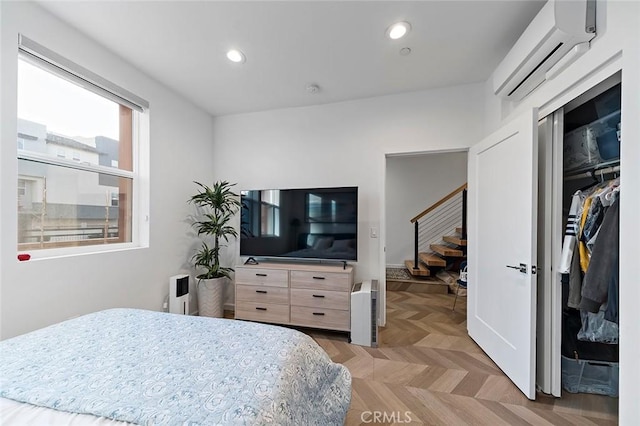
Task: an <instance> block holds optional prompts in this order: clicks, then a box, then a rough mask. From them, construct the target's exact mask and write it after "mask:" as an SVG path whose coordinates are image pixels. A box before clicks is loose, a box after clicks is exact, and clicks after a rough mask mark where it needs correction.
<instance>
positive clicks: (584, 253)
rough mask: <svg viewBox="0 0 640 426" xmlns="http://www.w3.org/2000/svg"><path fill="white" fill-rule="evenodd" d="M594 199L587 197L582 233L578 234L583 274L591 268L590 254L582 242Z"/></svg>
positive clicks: (581, 220)
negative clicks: (583, 231) (583, 230)
mask: <svg viewBox="0 0 640 426" xmlns="http://www.w3.org/2000/svg"><path fill="white" fill-rule="evenodd" d="M592 202H593V199H592V198H591V197H587V199H586V200H585V201H584V207H583V208H582V217H581V218H580V232H579V233H578V252H579V253H580V269H581V270H582V272H587V268H589V252H588V251H587V245H586V244H585V243H584V241H582V229H584V224H585V223H586V222H587V216H588V215H589V209H590V208H591V203H592Z"/></svg>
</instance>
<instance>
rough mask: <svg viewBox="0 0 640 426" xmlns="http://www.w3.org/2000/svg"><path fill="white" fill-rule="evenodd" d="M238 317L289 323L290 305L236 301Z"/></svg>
mask: <svg viewBox="0 0 640 426" xmlns="http://www.w3.org/2000/svg"><path fill="white" fill-rule="evenodd" d="M236 319H245V320H251V321H262V322H274V323H278V324H288V323H289V305H274V304H271V303H255V302H242V303H237V302H236Z"/></svg>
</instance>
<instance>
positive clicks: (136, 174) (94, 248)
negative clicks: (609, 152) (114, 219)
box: [16, 34, 149, 259]
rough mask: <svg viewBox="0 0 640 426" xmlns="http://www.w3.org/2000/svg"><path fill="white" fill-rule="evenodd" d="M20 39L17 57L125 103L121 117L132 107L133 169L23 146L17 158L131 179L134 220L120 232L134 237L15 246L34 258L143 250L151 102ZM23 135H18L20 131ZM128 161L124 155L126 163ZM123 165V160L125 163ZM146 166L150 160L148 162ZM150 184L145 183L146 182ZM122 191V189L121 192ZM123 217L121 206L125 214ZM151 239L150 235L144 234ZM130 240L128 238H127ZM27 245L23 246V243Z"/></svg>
mask: <svg viewBox="0 0 640 426" xmlns="http://www.w3.org/2000/svg"><path fill="white" fill-rule="evenodd" d="M18 39H19V42H18V57H17V60H18V61H20V60H26V61H28V62H30V63H32V64H33V65H35V66H38V67H39V68H41V69H43V70H44V71H46V72H49V73H51V74H53V75H55V76H56V77H58V78H62V79H65V80H68V81H70V82H72V83H74V84H76V85H78V86H80V87H82V88H83V89H85V90H88V91H90V92H92V93H95V94H98V95H100V96H102V97H105V98H107V99H109V100H111V101H113V102H115V103H116V104H119V105H121V108H120V109H121V115H122V111H123V108H122V107H123V106H124V107H126V108H125V109H127V108H128V109H129V110H130V111H131V113H130V120H129V122H130V125H129V124H126V127H128V128H127V129H126V130H125V131H126V132H129V133H128V134H130V138H131V140H130V148H131V151H130V154H129V155H128V158H127V159H126V160H128V161H127V163H130V164H126V165H125V166H126V167H127V168H129V169H130V170H126V169H124V168H123V169H121V168H117V167H115V168H114V167H108V166H102V165H98V164H88V163H84V162H79V161H77V160H73V159H67V158H60V157H56V156H51V155H45V154H43V153H38V152H34V151H27V150H24V149H19V148H18V147H17V149H16V151H17V160H25V161H32V162H38V163H43V164H46V165H50V166H54V167H64V168H66V169H71V170H78V171H86V172H91V173H99V174H104V175H108V176H114V177H119V178H125V179H128V180H129V181H130V185H129V187H130V189H129V194H130V198H131V200H130V203H129V205H130V211H129V210H128V211H127V213H128V214H127V216H130V220H129V218H128V217H127V220H126V221H125V223H124V224H123V225H122V227H121V225H120V224H119V225H118V227H119V229H120V230H121V231H120V233H121V235H120V236H119V238H120V239H121V240H122V239H123V238H125V236H126V235H124V234H122V231H123V230H124V232H126V234H128V235H130V241H113V242H110V243H108V244H105V243H104V242H103V241H102V240H96V241H92V242H91V243H88V242H84V241H75V242H74V243H72V244H61V245H59V246H54V247H45V248H40V247H37V248H36V247H34V245H36V244H40V243H19V242H17V246H16V250H17V252H18V253H24V252H29V254H30V255H31V256H32V258H34V259H39V258H50V257H57V256H65V255H75V254H87V253H98V252H105V251H117V250H122V249H130V248H138V247H142V245H143V244H148V241H147V239H148V229H146V231H144V232H141V231H143V230H142V228H141V223H140V222H141V221H142V220H145V221H147V222H148V215H145V218H143V219H141V218H140V216H141V214H140V213H141V211H143V210H145V209H144V208H143V205H144V202H145V200H146V201H147V202H148V194H146V195H145V194H144V193H143V192H142V191H141V188H142V186H143V184H142V183H141V180H142V178H141V175H140V170H141V167H140V166H141V165H140V160H141V158H140V155H141V146H142V145H143V144H144V146H146V145H148V141H147V140H145V141H144V142H143V141H141V138H148V137H149V134H148V110H149V104H148V102H147V101H145V100H144V99H142V98H139V97H138V96H136V95H134V94H132V93H131V92H129V91H127V90H125V89H123V88H121V87H119V86H117V85H115V84H113V83H111V82H109V81H108V80H106V79H103V78H102V77H100V76H98V75H97V74H95V73H93V72H91V71H89V70H87V69H85V68H83V67H81V66H79V65H77V64H75V63H73V62H71V61H69V60H67V59H66V58H63V57H62V56H60V55H58V54H57V53H55V52H53V51H51V50H49V49H47V48H46V47H44V46H42V45H40V44H38V43H36V42H34V41H33V40H30V39H28V38H26V37H24V36H23V35H22V34H20V35H19V38H18ZM122 126H123V122H122V119H121V123H120V132H121V137H120V140H122V137H123V136H122V132H123V127H122ZM18 138H19V135H18ZM124 160H125V159H123V161H124ZM120 164H122V162H120ZM145 164H146V163H145ZM19 179H20V177H19V175H18V176H16V182H17V181H18V180H19ZM145 188H146V186H145ZM120 193H122V191H120ZM118 204H120V205H122V206H118V208H119V209H123V208H127V207H126V206H124V204H126V203H118ZM18 208H19V206H18V201H17V198H16V209H18ZM120 214H121V215H122V210H121V213H120ZM145 237H146V238H145ZM126 239H129V238H126ZM21 246H22V247H21Z"/></svg>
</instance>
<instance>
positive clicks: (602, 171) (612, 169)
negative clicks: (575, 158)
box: [564, 165, 620, 180]
mask: <svg viewBox="0 0 640 426" xmlns="http://www.w3.org/2000/svg"><path fill="white" fill-rule="evenodd" d="M619 171H620V166H619V165H618V166H613V167H606V168H604V169H598V170H592V171H588V172H584V173H579V174H577V175H571V176H566V177H565V178H564V180H575V179H584V178H586V177H590V178H594V177H596V176H598V175H600V177H602V176H604V175H607V174H609V173H616V172H619Z"/></svg>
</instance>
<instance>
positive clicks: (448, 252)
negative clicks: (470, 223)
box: [429, 244, 464, 257]
mask: <svg viewBox="0 0 640 426" xmlns="http://www.w3.org/2000/svg"><path fill="white" fill-rule="evenodd" d="M429 247H430V248H431V250H433V251H435V252H436V253H438V254H441V255H442V256H447V257H462V256H464V253H463V252H462V250H458V249H455V248H452V247H449V246H443V245H440V244H431V245H430V246H429Z"/></svg>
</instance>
